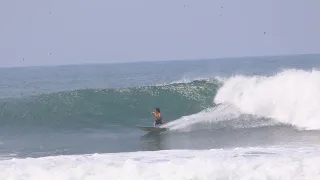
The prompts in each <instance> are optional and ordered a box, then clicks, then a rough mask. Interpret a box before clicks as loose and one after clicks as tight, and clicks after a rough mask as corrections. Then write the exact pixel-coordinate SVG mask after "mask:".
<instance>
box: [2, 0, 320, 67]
mask: <svg viewBox="0 0 320 180" xmlns="http://www.w3.org/2000/svg"><path fill="white" fill-rule="evenodd" d="M319 19H320V0H241V1H239V0H127V1H126V0H114V1H110V0H2V1H1V2H0V66H25V65H53V64H74V63H95V62H123V61H155V60H180V59H199V58H218V57H236V56H256V55H257V56H263V55H279V54H304V53H320V20H319Z"/></svg>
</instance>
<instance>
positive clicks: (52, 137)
mask: <svg viewBox="0 0 320 180" xmlns="http://www.w3.org/2000/svg"><path fill="white" fill-rule="evenodd" d="M319 68H320V55H318V54H312V55H290V56H289V55H288V56H267V57H243V58H224V59H206V60H177V61H158V62H135V63H119V64H84V65H68V66H54V67H13V68H0V159H1V160H0V179H258V177H260V178H261V179H317V178H319V177H320V175H319V174H320V163H319V162H320V161H319V159H320V154H319V152H320V151H319V150H320V131H319V129H320V93H319V92H320V69H319ZM155 107H159V108H160V110H161V114H162V117H163V120H164V121H165V122H166V124H165V125H164V127H166V128H167V129H168V130H167V131H165V132H161V133H148V132H145V131H142V130H140V129H139V128H137V126H152V125H153V121H154V117H153V116H152V114H151V112H152V111H153V110H154V108H155ZM150 166H152V167H153V168H150ZM310 168H313V169H311V170H310ZM279 169H282V170H281V171H280V170H279ZM308 169H309V170H308ZM183 171H185V172H183ZM254 172H259V173H258V174H259V176H258V175H255V174H254Z"/></svg>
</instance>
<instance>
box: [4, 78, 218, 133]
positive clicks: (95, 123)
mask: <svg viewBox="0 0 320 180" xmlns="http://www.w3.org/2000/svg"><path fill="white" fill-rule="evenodd" d="M219 86H220V83H219V81H218V80H197V81H192V82H186V83H173V84H168V85H159V86H146V87H132V88H123V89H85V90H75V91H65V92H59V93H50V94H42V95H38V96H31V97H26V98H10V99H2V100H1V101H0V126H1V127H6V126H11V127H32V128H35V127H50V128H60V129H73V128H108V127H109V128H110V129H114V128H115V127H132V126H136V125H137V124H144V125H152V123H153V117H152V114H151V111H153V108H154V107H160V109H161V111H162V112H163V116H164V120H167V119H170V120H172V119H177V118H178V117H181V116H183V115H188V114H193V113H197V112H199V111H202V110H203V109H206V108H208V107H212V106H214V103H213V101H212V99H213V97H214V96H215V94H216V91H217V89H218V87H219Z"/></svg>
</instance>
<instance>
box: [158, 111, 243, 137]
mask: <svg viewBox="0 0 320 180" xmlns="http://www.w3.org/2000/svg"><path fill="white" fill-rule="evenodd" d="M240 115H241V113H240V112H239V110H237V108H234V107H232V106H229V105H219V106H216V107H214V108H211V109H207V110H205V111H202V112H200V113H197V114H193V115H189V116H183V117H181V118H180V119H177V120H175V121H172V122H169V123H168V124H166V125H165V126H164V127H167V128H169V129H170V130H179V131H190V130H191V127H192V125H194V124H198V123H212V122H219V121H226V120H231V119H235V118H238V117H239V116H240Z"/></svg>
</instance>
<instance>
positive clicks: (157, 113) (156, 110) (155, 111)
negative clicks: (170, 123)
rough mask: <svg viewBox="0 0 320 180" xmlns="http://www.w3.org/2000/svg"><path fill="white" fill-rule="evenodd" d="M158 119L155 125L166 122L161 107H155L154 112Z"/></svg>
mask: <svg viewBox="0 0 320 180" xmlns="http://www.w3.org/2000/svg"><path fill="white" fill-rule="evenodd" d="M152 114H153V115H154V117H155V118H156V120H155V121H154V127H157V126H161V125H163V124H164V122H163V120H162V117H161V113H160V108H154V111H153V112H152Z"/></svg>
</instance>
